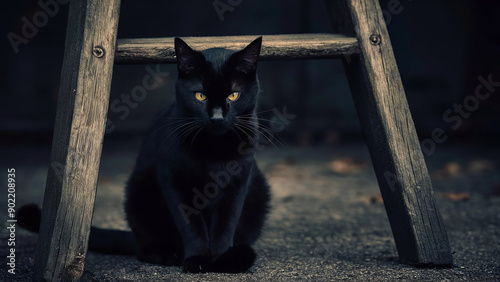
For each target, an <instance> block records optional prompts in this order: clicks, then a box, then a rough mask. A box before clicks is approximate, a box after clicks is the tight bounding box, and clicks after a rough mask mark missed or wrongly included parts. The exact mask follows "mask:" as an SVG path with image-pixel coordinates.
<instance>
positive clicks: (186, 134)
mask: <svg viewBox="0 0 500 282" xmlns="http://www.w3.org/2000/svg"><path fill="white" fill-rule="evenodd" d="M199 127H201V126H200V125H198V124H195V125H192V126H190V127H188V128H185V129H183V130H182V132H181V133H180V134H179V136H178V139H179V140H178V141H179V144H182V143H184V141H185V140H186V139H187V138H188V137H189V136H190V135H191V133H192V132H194V131H195V130H196V129H198V128H199Z"/></svg>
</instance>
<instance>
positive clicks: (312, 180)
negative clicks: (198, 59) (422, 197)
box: [0, 143, 500, 281]
mask: <svg viewBox="0 0 500 282" xmlns="http://www.w3.org/2000/svg"><path fill="white" fill-rule="evenodd" d="M22 150H23V154H24V155H26V156H27V158H28V157H29V160H28V159H27V160H26V161H24V162H23V163H22V164H18V166H17V167H15V168H16V172H17V174H16V177H17V178H18V182H17V205H18V206H19V205H22V204H24V203H28V202H37V203H41V202H42V194H43V188H44V186H45V176H46V172H47V167H46V163H47V161H48V152H47V149H46V148H43V149H38V148H23V149H22ZM136 151H137V144H136V143H134V144H133V145H130V144H122V145H118V146H115V147H113V148H108V147H106V146H105V150H104V155H103V159H102V162H101V173H100V178H99V179H100V180H99V189H98V195H97V199H96V207H95V214H94V221H93V224H94V225H96V226H101V227H107V228H119V229H126V228H127V225H126V222H125V221H124V219H123V211H122V201H123V185H124V183H125V181H126V179H127V175H128V174H129V173H130V171H131V169H132V167H133V164H134V158H135V155H136ZM123 152H127V153H123ZM466 152H467V153H464V148H460V147H452V148H441V149H440V150H439V151H438V152H436V153H435V154H433V155H432V156H430V157H428V158H427V164H428V166H429V171H430V173H431V177H432V179H433V184H434V188H435V191H436V198H437V204H438V207H439V209H440V210H441V212H442V215H443V218H444V222H445V225H446V227H447V230H448V235H449V238H450V243H451V248H452V251H453V257H454V266H453V267H452V268H426V269H419V268H415V267H411V266H407V265H403V264H400V263H399V261H398V254H397V250H396V248H395V245H394V240H393V238H392V234H391V229H390V226H389V222H388V219H387V215H386V214H385V209H384V206H383V202H382V199H381V197H380V194H379V191H378V185H377V183H376V179H375V175H374V173H373V170H372V167H371V163H370V158H369V154H368V152H367V150H366V148H365V146H364V145H362V144H356V145H348V146H347V145H339V146H335V147H310V148H294V147H292V148H285V149H280V150H277V149H272V150H265V151H262V152H260V153H259V154H258V160H259V163H260V167H261V168H262V170H263V171H264V172H265V174H266V175H267V177H268V179H269V181H270V183H271V185H272V187H273V202H272V212H271V215H270V218H269V220H268V222H267V227H266V229H265V232H264V234H263V236H262V237H261V239H260V240H259V241H258V243H257V244H256V245H255V249H256V251H257V253H258V259H257V261H256V264H255V265H254V266H253V267H252V268H251V270H250V271H249V272H248V273H244V274H196V275H193V274H184V273H182V271H181V269H180V268H179V267H164V266H157V265H152V264H147V263H142V262H139V261H137V260H136V259H135V257H129V256H111V255H102V254H97V253H92V252H89V253H88V254H87V258H86V265H85V273H84V275H83V277H82V280H83V281H195V280H196V281H280V280H283V281H288V280H311V281H332V280H356V281H370V280H373V281H379V280H386V281H392V280H395V279H404V280H430V281H471V280H472V281H495V280H496V281H498V280H500V269H499V265H500V227H499V226H500V168H499V165H500V163H498V160H500V158H499V156H500V151H498V150H496V151H492V149H491V148H482V149H477V150H476V151H474V152H473V151H471V150H470V148H467V151H466ZM14 156H17V157H19V152H12V153H7V156H6V157H5V158H4V160H3V161H2V165H4V167H11V166H13V165H15V164H17V163H19V162H16V160H14V159H13V157H14ZM1 177H4V178H6V177H7V176H6V173H5V175H2V176H1ZM2 179H3V178H2ZM5 181H6V180H5V179H4V180H3V183H6V182H5ZM4 190H6V189H4ZM0 196H1V198H2V199H6V191H1V193H0ZM5 202H6V201H5ZM6 209H7V204H5V210H6ZM0 216H1V217H0V220H1V221H2V222H6V219H7V216H6V211H4V212H2V213H0ZM0 235H1V238H2V240H1V244H0V245H1V246H0V249H1V253H2V256H3V259H2V261H4V263H2V264H0V280H1V281H29V280H30V277H31V274H32V269H33V264H34V250H35V245H36V240H37V235H33V234H30V233H28V232H26V231H24V230H21V229H19V228H18V229H17V230H16V269H15V272H16V274H9V273H7V269H8V266H7V264H6V262H7V258H6V256H7V252H8V248H9V247H8V246H7V241H6V238H7V236H8V235H9V234H8V232H7V229H6V228H3V229H2V231H1V234H0Z"/></svg>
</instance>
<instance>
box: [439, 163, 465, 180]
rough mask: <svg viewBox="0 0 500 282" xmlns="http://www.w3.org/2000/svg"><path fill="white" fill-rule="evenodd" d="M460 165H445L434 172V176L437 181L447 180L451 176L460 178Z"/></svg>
mask: <svg viewBox="0 0 500 282" xmlns="http://www.w3.org/2000/svg"><path fill="white" fill-rule="evenodd" d="M460 170H461V167H460V164H458V163H457V162H448V163H445V164H444V165H443V166H442V167H441V168H440V169H438V170H437V171H435V172H433V176H434V177H435V178H437V179H446V178H449V177H451V176H458V175H459V174H460Z"/></svg>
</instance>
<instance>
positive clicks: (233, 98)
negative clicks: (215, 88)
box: [227, 92, 240, 101]
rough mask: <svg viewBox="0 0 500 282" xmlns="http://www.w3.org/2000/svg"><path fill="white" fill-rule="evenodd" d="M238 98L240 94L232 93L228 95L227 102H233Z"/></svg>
mask: <svg viewBox="0 0 500 282" xmlns="http://www.w3.org/2000/svg"><path fill="white" fill-rule="evenodd" d="M239 97H240V92H233V93H231V94H229V96H227V98H228V99H229V101H235V100H236V99H238V98H239Z"/></svg>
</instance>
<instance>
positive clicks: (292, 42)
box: [115, 33, 360, 64]
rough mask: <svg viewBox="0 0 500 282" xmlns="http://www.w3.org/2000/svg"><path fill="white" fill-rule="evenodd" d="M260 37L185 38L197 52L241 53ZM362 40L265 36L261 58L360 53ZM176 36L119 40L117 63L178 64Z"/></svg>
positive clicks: (329, 36)
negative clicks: (221, 51)
mask: <svg viewBox="0 0 500 282" xmlns="http://www.w3.org/2000/svg"><path fill="white" fill-rule="evenodd" d="M258 36H259V35H242V36H209V37H182V39H183V40H185V41H186V43H188V44H189V46H191V47H192V48H193V49H195V50H199V51H201V50H206V49H209V48H215V47H219V48H226V49H233V50H240V49H243V48H244V47H245V46H247V45H248V44H249V43H250V42H252V41H253V40H254V39H255V38H257V37H258ZM359 52H360V51H359V46H358V40H357V39H356V38H355V37H346V36H344V35H340V34H328V33H307V34H280V35H263V36H262V51H261V59H263V60H280V59H325V58H335V57H339V56H342V55H349V54H354V53H359ZM175 62H176V60H175V51H174V37H164V38H133V39H118V40H117V47H116V54H115V63H119V64H150V63H163V64H169V63H175Z"/></svg>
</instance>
